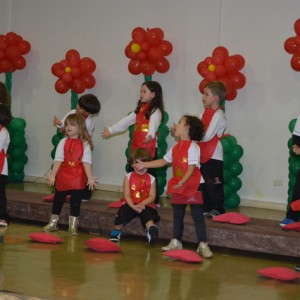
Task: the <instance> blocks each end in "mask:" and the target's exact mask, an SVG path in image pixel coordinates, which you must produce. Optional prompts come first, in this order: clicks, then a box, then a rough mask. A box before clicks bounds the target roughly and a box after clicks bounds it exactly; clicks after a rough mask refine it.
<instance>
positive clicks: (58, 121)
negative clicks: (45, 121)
mask: <svg viewBox="0 0 300 300" xmlns="http://www.w3.org/2000/svg"><path fill="white" fill-rule="evenodd" d="M62 124H63V123H62V121H61V120H60V119H59V118H58V117H56V116H53V126H56V127H60V126H62Z"/></svg>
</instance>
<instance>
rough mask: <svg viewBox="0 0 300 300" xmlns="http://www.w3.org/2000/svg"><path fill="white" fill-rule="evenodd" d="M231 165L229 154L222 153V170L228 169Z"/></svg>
mask: <svg viewBox="0 0 300 300" xmlns="http://www.w3.org/2000/svg"><path fill="white" fill-rule="evenodd" d="M231 165H232V158H231V155H230V154H229V153H224V154H223V166H224V169H229V168H230V166H231Z"/></svg>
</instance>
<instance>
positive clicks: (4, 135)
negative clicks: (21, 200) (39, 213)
mask: <svg viewBox="0 0 300 300" xmlns="http://www.w3.org/2000/svg"><path fill="white" fill-rule="evenodd" d="M11 119H12V116H11V112H10V110H9V109H8V108H7V106H6V105H4V104H0V171H1V172H0V227H7V225H8V223H9V215H8V214H7V210H6V209H7V199H6V182H7V175H8V164H7V156H6V152H7V149H8V146H9V142H10V137H9V132H8V130H7V129H6V126H7V125H8V124H9V123H10V121H11Z"/></svg>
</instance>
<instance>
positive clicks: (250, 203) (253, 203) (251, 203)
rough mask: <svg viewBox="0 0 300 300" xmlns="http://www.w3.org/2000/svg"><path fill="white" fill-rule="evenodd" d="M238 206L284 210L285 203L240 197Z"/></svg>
mask: <svg viewBox="0 0 300 300" xmlns="http://www.w3.org/2000/svg"><path fill="white" fill-rule="evenodd" d="M240 206H242V207H254V208H262V209H273V210H281V211H286V203H279V202H266V201H260V200H251V199H241V202H240Z"/></svg>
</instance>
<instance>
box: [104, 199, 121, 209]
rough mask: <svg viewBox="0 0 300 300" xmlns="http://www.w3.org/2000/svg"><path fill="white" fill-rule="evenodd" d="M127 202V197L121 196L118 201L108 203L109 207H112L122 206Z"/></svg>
mask: <svg viewBox="0 0 300 300" xmlns="http://www.w3.org/2000/svg"><path fill="white" fill-rule="evenodd" d="M124 203H125V199H124V198H121V199H120V200H119V201H116V202H111V203H109V204H108V207H111V208H114V207H115V208H119V207H121V206H122V205H123V204H124Z"/></svg>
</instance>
